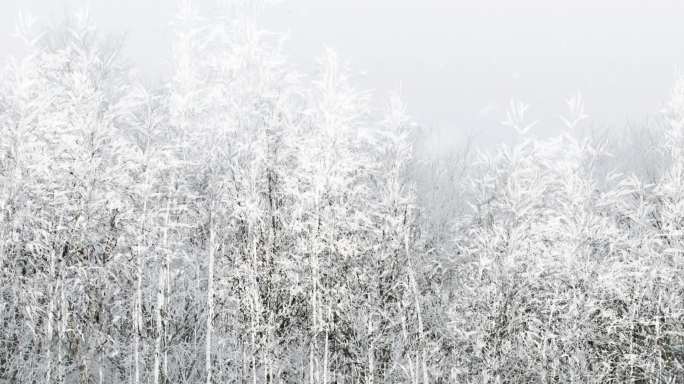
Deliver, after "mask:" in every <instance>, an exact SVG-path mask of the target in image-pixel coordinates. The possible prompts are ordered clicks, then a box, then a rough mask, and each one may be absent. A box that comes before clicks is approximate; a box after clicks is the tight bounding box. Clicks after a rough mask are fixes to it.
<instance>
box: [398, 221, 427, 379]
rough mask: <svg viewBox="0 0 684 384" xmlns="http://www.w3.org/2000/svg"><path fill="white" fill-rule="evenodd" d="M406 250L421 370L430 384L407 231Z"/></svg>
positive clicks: (418, 299) (405, 237) (421, 315)
mask: <svg viewBox="0 0 684 384" xmlns="http://www.w3.org/2000/svg"><path fill="white" fill-rule="evenodd" d="M404 248H405V250H406V259H407V260H408V272H409V282H410V284H411V290H412V292H413V299H414V303H415V307H416V315H417V316H418V338H419V343H420V348H421V368H422V371H423V384H428V383H429V378H428V371H427V350H426V344H425V332H424V329H425V328H424V326H423V314H422V312H421V309H420V293H419V292H418V284H417V283H416V278H415V276H414V270H413V263H412V261H411V253H410V248H409V233H408V231H406V233H405V234H404Z"/></svg>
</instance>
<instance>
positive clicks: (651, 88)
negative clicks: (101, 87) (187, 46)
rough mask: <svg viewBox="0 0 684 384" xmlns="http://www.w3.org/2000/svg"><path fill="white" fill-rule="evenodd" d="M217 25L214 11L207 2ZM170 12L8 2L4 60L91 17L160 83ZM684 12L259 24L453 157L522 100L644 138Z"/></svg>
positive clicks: (0, 23) (380, 9) (104, 4)
mask: <svg viewBox="0 0 684 384" xmlns="http://www.w3.org/2000/svg"><path fill="white" fill-rule="evenodd" d="M196 4H197V5H198V6H199V8H200V9H201V11H202V12H204V13H205V14H207V11H210V10H211V8H212V6H213V5H214V4H215V0H197V1H196ZM175 5H176V4H175V2H174V1H168V0H145V1H139V0H120V1H104V0H100V1H97V0H91V1H85V0H69V1H67V0H59V1H52V0H5V1H3V2H2V3H0V28H1V29H0V48H1V49H2V51H3V52H7V53H9V54H11V55H21V53H22V45H21V42H20V41H19V40H18V39H16V38H13V37H12V34H13V30H14V25H15V21H16V18H17V15H18V14H19V12H28V13H30V14H32V15H33V16H36V17H38V18H39V22H47V23H51V22H59V21H60V20H62V19H63V18H64V16H65V15H67V14H69V13H70V12H72V11H74V10H76V9H80V8H83V7H87V8H88V9H89V10H90V12H91V15H92V17H93V19H94V20H95V22H96V23H97V24H98V26H99V28H100V29H101V30H102V31H104V32H105V33H120V32H121V31H126V33H127V38H126V44H125V54H126V56H127V58H128V59H129V60H130V61H131V64H133V66H134V67H136V68H140V70H142V71H143V72H144V73H143V76H144V77H145V78H146V79H148V81H150V82H151V83H155V82H156V81H159V80H160V79H161V78H162V77H163V76H165V75H166V74H168V73H169V71H170V59H171V35H170V31H169V29H168V24H169V21H170V20H171V19H172V17H173V14H174V10H175ZM683 16H684V3H682V2H680V1H676V0H656V1H639V0H620V1H616V0H606V1H600V2H597V1H593V0H575V1H545V0H520V1H515V2H510V1H505V0H481V1H462V0H456V1H454V0H421V1H416V0H413V1H408V0H374V1H365V0H345V1H314V0H289V1H280V2H276V4H274V5H273V6H271V7H269V9H268V10H267V11H266V12H265V13H264V14H263V15H262V16H261V24H262V26H263V27H264V28H266V29H269V30H273V31H276V32H288V33H289V37H290V39H289V41H288V44H287V52H288V53H289V54H290V55H291V56H292V57H291V60H293V62H295V63H297V65H298V66H299V68H300V69H301V70H302V72H304V73H311V72H313V71H314V68H315V61H314V60H313V59H312V58H314V57H317V56H318V55H319V54H320V53H321V52H322V50H323V48H324V47H326V46H328V47H331V48H334V49H336V50H337V51H338V52H339V54H340V56H341V58H343V59H344V60H346V61H347V62H348V63H349V65H350V67H351V69H352V70H353V73H355V74H356V76H357V78H356V79H355V82H356V83H357V84H360V85H362V86H364V87H366V88H368V89H371V90H373V91H374V92H375V93H376V94H378V95H384V94H386V93H387V92H389V91H390V90H394V89H396V88H397V87H398V86H399V85H400V84H401V88H402V91H403V96H404V98H405V100H406V102H407V104H408V107H409V110H410V112H411V113H412V115H413V116H414V118H415V119H416V120H417V121H418V122H419V123H420V124H421V125H423V126H426V127H429V128H430V129H433V130H434V131H435V138H436V139H437V140H435V142H437V143H440V144H443V145H445V148H450V147H451V146H452V145H455V144H456V142H457V141H458V140H459V138H462V137H463V136H464V134H465V133H467V132H470V133H473V132H475V133H477V135H478V136H477V137H478V141H480V142H485V143H488V142H494V141H500V140H501V139H502V138H504V137H506V136H505V135H503V133H504V132H503V131H502V127H501V125H500V121H501V120H503V119H504V116H505V108H506V105H507V103H508V101H509V100H510V99H511V98H516V99H521V100H524V101H525V102H526V103H528V104H530V105H531V109H530V112H529V116H530V118H531V119H534V120H540V124H539V125H538V126H537V127H538V128H537V132H536V133H537V134H541V135H543V134H544V132H543V131H540V130H549V129H553V127H554V126H556V125H559V124H560V120H559V119H557V116H558V115H559V114H560V113H562V112H563V111H564V110H565V109H564V108H565V103H564V100H565V99H566V98H568V97H569V96H571V95H572V94H574V93H576V92H577V91H581V92H582V94H583V96H584V99H585V103H586V108H587V113H588V114H589V115H590V116H591V118H592V119H591V124H593V125H594V126H599V127H602V128H611V129H617V128H621V127H624V126H625V125H628V124H641V123H643V122H644V121H645V120H646V119H647V118H648V117H649V116H654V115H656V114H657V113H658V112H660V110H661V109H662V106H663V101H664V100H666V99H667V98H668V93H669V90H670V87H671V84H672V82H673V80H674V79H675V78H676V75H677V71H678V68H680V67H681V66H682V64H683V63H684V43H682V42H681V36H684V23H682V22H681V20H682V17H683Z"/></svg>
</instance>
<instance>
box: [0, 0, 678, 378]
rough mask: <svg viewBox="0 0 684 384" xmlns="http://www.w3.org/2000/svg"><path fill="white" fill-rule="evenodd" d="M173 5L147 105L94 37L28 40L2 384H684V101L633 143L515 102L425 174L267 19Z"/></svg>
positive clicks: (386, 113)
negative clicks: (497, 139)
mask: <svg viewBox="0 0 684 384" xmlns="http://www.w3.org/2000/svg"><path fill="white" fill-rule="evenodd" d="M180 4H181V5H180V6H179V8H178V11H177V14H176V17H175V18H174V19H173V20H171V21H170V28H171V29H172V33H173V36H174V43H173V48H172V49H173V53H174V58H173V71H172V73H171V75H170V76H169V77H168V78H167V79H166V81H165V82H164V83H163V84H162V85H160V86H149V85H144V84H145V82H144V79H142V78H140V76H139V75H137V74H136V71H134V70H133V69H134V68H132V67H131V65H130V64H128V61H127V60H126V58H125V57H123V55H122V53H121V50H122V44H125V42H123V41H122V40H121V39H117V38H114V37H111V36H107V35H105V34H102V33H99V32H98V31H97V29H96V27H95V25H93V23H92V21H91V20H90V19H89V18H88V16H87V14H86V13H78V14H75V15H74V16H73V17H71V18H69V19H67V20H65V21H63V22H62V23H60V24H56V25H52V26H48V25H43V24H36V23H33V22H32V20H31V19H30V18H26V17H24V18H21V19H19V23H18V31H19V34H20V36H21V38H22V39H23V41H24V42H25V44H26V47H27V50H28V53H27V54H26V55H25V56H24V57H21V58H12V59H10V58H7V60H6V65H5V66H4V67H3V69H2V74H1V76H0V383H3V384H4V383H48V384H49V383H81V384H86V383H103V384H104V383H112V384H114V383H116V384H118V383H131V384H141V383H154V384H160V383H168V384H172V383H173V384H176V383H178V384H183V383H192V384H195V383H207V384H210V383H254V384H257V383H269V384H270V383H274V384H276V383H283V384H284V383H308V384H335V383H337V384H341V383H368V384H382V383H412V384H428V383H684V80H682V81H680V82H677V83H676V84H674V86H673V90H672V93H671V95H663V104H664V105H667V107H666V108H665V110H664V111H663V112H662V114H661V116H660V119H659V120H658V123H657V124H653V125H652V126H648V127H644V128H643V129H634V130H632V131H629V132H627V131H621V132H619V133H618V134H604V133H603V132H601V131H600V130H597V129H589V128H588V125H587V124H586V123H587V120H588V119H587V114H586V113H585V109H584V104H583V101H582V97H581V95H579V94H577V95H575V96H573V97H571V98H569V99H568V100H567V113H566V114H565V115H564V116H563V117H562V118H560V119H556V120H555V123H552V122H551V121H552V120H548V121H546V122H545V123H544V124H546V125H551V124H555V126H548V127H546V128H544V127H542V124H541V123H540V124H535V122H534V121H531V120H530V119H528V118H527V116H526V112H527V110H528V106H527V105H526V104H524V103H522V102H519V101H512V102H511V103H510V107H509V111H508V113H507V114H506V115H505V116H502V117H501V120H502V121H503V124H504V126H505V127H506V129H509V130H511V132H515V134H514V135H515V139H514V140H513V141H512V142H507V143H506V144H501V145H498V146H495V147H493V148H480V149H478V147H477V146H475V145H464V146H463V147H462V148H461V149H459V150H458V151H456V150H454V151H451V152H450V153H449V154H447V155H445V154H443V153H442V154H438V155H436V154H434V153H433V152H432V151H430V146H429V145H428V144H427V142H428V141H429V140H428V136H429V130H427V129H425V128H423V127H422V126H421V125H420V124H419V122H414V121H413V120H412V118H411V117H410V113H409V112H408V110H409V109H410V106H408V107H407V106H406V105H405V104H404V103H403V102H402V99H401V94H400V92H399V91H397V92H396V93H393V94H391V95H380V94H371V93H370V92H366V91H364V90H363V89H360V88H358V87H357V86H356V85H355V84H353V81H352V80H353V79H352V77H351V76H350V70H349V68H348V67H347V66H346V64H345V60H344V58H339V57H338V56H337V55H336V53H335V52H334V51H332V50H327V51H325V52H323V53H322V54H321V55H320V57H319V58H318V59H317V63H318V69H317V71H316V73H315V74H305V73H303V72H301V71H299V70H298V69H297V68H296V67H295V66H294V65H293V64H291V62H290V61H288V59H287V52H286V51H284V49H283V48H284V47H285V45H284V41H285V39H284V38H283V36H282V35H280V34H278V33H272V32H269V31H266V30H263V29H261V28H260V27H259V25H258V24H257V23H256V21H255V20H256V18H255V14H256V13H258V9H257V8H258V6H255V5H247V6H240V7H237V6H231V7H226V8H225V9H224V12H223V13H221V12H215V13H213V14H211V15H209V14H200V13H199V12H198V11H197V10H196V9H194V8H193V7H192V6H190V3H189V2H181V3H180ZM397 80H401V79H397ZM668 100H669V101H668ZM377 105H380V106H383V107H382V108H378V107H376V106H377ZM547 128H548V129H554V130H556V129H558V130H560V131H562V133H561V134H559V135H558V136H557V137H544V138H543V139H542V138H539V137H542V135H539V132H541V131H543V130H544V129H547Z"/></svg>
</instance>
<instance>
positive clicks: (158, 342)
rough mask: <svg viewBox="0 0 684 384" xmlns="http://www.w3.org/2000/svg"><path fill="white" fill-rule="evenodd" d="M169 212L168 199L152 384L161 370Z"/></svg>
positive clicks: (158, 284)
mask: <svg viewBox="0 0 684 384" xmlns="http://www.w3.org/2000/svg"><path fill="white" fill-rule="evenodd" d="M170 210H171V200H170V199H169V200H168V201H167V203H166V218H165V219H164V248H163V250H162V252H164V253H165V257H164V262H163V264H162V263H161V259H160V264H162V265H160V268H159V276H158V277H157V305H156V308H155V318H156V330H157V332H156V335H155V340H154V384H159V380H160V370H161V359H162V351H161V347H162V346H161V341H162V333H163V323H162V306H163V305H164V279H165V275H166V274H168V268H169V266H168V261H169V253H170V251H169V249H168V235H169V215H170Z"/></svg>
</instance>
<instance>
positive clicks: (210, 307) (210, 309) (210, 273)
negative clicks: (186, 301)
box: [205, 218, 215, 384]
mask: <svg viewBox="0 0 684 384" xmlns="http://www.w3.org/2000/svg"><path fill="white" fill-rule="evenodd" d="M214 236H215V235H214V228H213V222H212V219H211V218H210V219H209V268H208V270H207V343H206V350H205V357H206V362H205V370H206V372H207V384H211V333H212V324H211V323H212V318H213V317H214V250H215V245H214V241H215V238H214Z"/></svg>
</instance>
